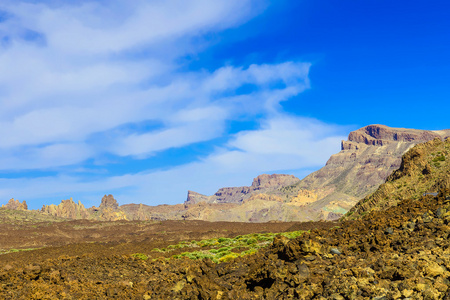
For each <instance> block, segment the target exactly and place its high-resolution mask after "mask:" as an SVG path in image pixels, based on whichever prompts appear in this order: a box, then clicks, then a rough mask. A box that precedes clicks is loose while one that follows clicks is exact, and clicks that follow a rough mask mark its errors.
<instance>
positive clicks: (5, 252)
mask: <svg viewBox="0 0 450 300" xmlns="http://www.w3.org/2000/svg"><path fill="white" fill-rule="evenodd" d="M36 249H38V248H27V249H9V250H3V249H0V254H8V253H16V252H22V251H31V250H36Z"/></svg>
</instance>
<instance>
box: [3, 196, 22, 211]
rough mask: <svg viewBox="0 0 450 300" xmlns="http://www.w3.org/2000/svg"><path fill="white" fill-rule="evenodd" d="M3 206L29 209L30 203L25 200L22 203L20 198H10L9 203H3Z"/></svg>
mask: <svg viewBox="0 0 450 300" xmlns="http://www.w3.org/2000/svg"><path fill="white" fill-rule="evenodd" d="M2 207H4V208H7V209H14V210H28V205H27V202H26V201H25V200H23V202H22V203H21V202H20V201H19V200H14V198H11V199H9V201H8V203H6V204H3V205H2Z"/></svg>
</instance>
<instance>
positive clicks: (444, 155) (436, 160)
mask: <svg viewBox="0 0 450 300" xmlns="http://www.w3.org/2000/svg"><path fill="white" fill-rule="evenodd" d="M449 161H450V139H446V140H445V141H442V140H441V139H439V138H436V139H434V140H432V141H429V142H427V143H424V144H419V145H416V146H415V147H413V148H412V149H411V150H409V151H408V152H406V153H405V154H404V155H403V157H402V162H401V166H400V168H399V169H398V170H396V171H394V172H393V173H392V174H391V175H390V176H389V177H388V178H387V180H386V182H385V183H384V184H382V185H380V187H379V188H378V189H377V190H376V191H375V192H374V193H373V194H370V195H368V196H367V197H365V198H364V199H362V200H361V201H359V202H358V203H357V204H356V205H355V206H354V207H353V208H352V209H350V211H349V212H348V213H347V214H346V215H345V216H344V217H343V219H357V218H360V217H362V216H364V215H366V214H368V213H369V212H371V211H379V210H386V209H387V208H389V207H392V206H396V205H397V204H398V203H399V202H400V201H402V200H404V199H414V200H417V199H420V198H421V197H423V196H427V195H430V196H436V195H437V194H438V193H439V192H440V191H442V190H446V189H449V188H450V162H449Z"/></svg>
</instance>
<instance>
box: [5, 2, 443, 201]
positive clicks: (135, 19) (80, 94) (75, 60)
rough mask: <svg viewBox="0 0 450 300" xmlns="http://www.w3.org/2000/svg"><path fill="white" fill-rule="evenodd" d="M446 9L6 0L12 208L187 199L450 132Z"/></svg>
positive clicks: (434, 5) (436, 5)
mask: <svg viewBox="0 0 450 300" xmlns="http://www.w3.org/2000/svg"><path fill="white" fill-rule="evenodd" d="M449 9H450V4H447V2H446V1H432V2H429V1H428V2H426V1H384V0H376V1H375V0H367V1H354V0H352V1H350V0H339V1H338V0H334V1H333V0H328V1H327V0H324V1H316V0H314V1H301V0H299V1H293V0H291V1H288V0H277V1H265V0H227V1H220V0H217V1H209V0H191V1H188V0H166V1H143V0H142V1H140V0H137V1H123V0H112V1H21V0H15V1H8V0H6V1H5V0H4V1H2V2H1V3H0V108H1V109H0V136H1V137H2V138H1V139H0V204H3V203H6V202H7V201H8V200H9V199H10V198H12V197H14V198H15V199H19V200H26V201H27V203H28V205H29V207H30V208H33V209H38V208H40V207H41V206H42V205H43V204H51V203H55V204H57V203H59V202H60V200H62V199H68V198H70V197H73V199H74V200H76V201H77V200H80V201H81V202H83V203H84V204H85V205H86V206H91V205H98V204H99V203H100V199H101V197H102V196H103V195H104V194H109V193H112V194H113V195H114V196H115V197H116V199H118V201H119V203H120V204H126V203H145V204H149V205H157V204H163V203H167V204H175V203H181V202H183V201H184V200H185V198H186V193H187V190H194V191H197V192H200V193H204V194H212V193H214V192H215V191H216V190H217V189H218V188H220V187H224V186H242V185H249V184H251V180H252V178H253V177H255V176H257V175H259V174H262V173H289V174H294V175H296V176H298V177H300V178H301V177H304V176H305V175H307V174H309V173H310V172H312V171H314V170H317V169H319V168H320V167H322V166H323V165H324V164H325V162H326V161H327V159H328V158H329V156H330V155H331V154H333V153H336V152H338V151H339V150H340V141H341V140H342V139H346V136H347V135H348V133H349V132H350V131H351V130H355V129H357V128H360V127H363V126H365V125H369V124H385V125H388V126H392V127H405V128H417V129H430V130H433V129H446V128H450V125H448V123H449V122H448V111H449V107H450V104H449V103H450V101H449V96H450V91H449V82H450V75H449V69H450V58H449V53H450V31H449V30H448V29H449V28H450V20H449V18H448V11H449Z"/></svg>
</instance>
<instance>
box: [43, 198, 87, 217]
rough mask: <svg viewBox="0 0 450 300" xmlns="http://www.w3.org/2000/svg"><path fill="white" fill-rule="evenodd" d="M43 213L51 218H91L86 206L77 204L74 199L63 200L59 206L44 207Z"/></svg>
mask: <svg viewBox="0 0 450 300" xmlns="http://www.w3.org/2000/svg"><path fill="white" fill-rule="evenodd" d="M41 212H43V213H46V214H49V215H51V216H55V217H60V218H67V219H73V220H76V219H88V218H89V216H90V213H89V211H88V210H87V209H86V208H85V207H84V205H83V204H82V203H81V202H80V201H78V203H75V202H74V201H73V199H72V198H70V199H68V200H61V203H60V204H58V205H55V204H50V205H43V206H42V208H41Z"/></svg>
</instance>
